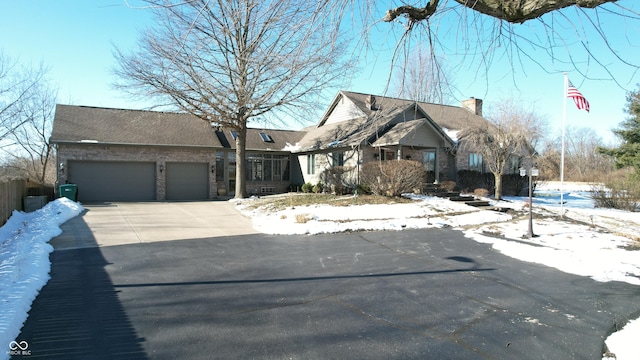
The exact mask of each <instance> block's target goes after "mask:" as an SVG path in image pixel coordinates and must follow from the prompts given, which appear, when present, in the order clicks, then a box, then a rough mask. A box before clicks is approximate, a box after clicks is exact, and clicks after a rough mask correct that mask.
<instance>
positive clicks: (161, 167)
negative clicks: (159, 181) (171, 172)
mask: <svg viewBox="0 0 640 360" xmlns="http://www.w3.org/2000/svg"><path fill="white" fill-rule="evenodd" d="M158 168H159V169H160V173H162V170H164V165H162V164H160V166H159V167H158Z"/></svg>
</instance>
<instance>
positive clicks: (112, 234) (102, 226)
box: [51, 201, 256, 250]
mask: <svg viewBox="0 0 640 360" xmlns="http://www.w3.org/2000/svg"><path fill="white" fill-rule="evenodd" d="M83 206H84V207H85V209H86V211H85V212H84V213H83V214H82V215H80V216H78V217H76V218H74V219H71V220H69V221H68V222H66V223H65V224H63V225H62V231H63V233H62V235H60V236H58V237H57V238H55V239H53V240H52V241H51V244H52V245H53V246H54V248H55V249H57V250H62V249H73V248H84V247H94V246H113V245H125V244H137V243H151V242H157V241H175V240H184V239H201V238H209V237H220V236H238V235H248V234H255V233H256V231H255V230H254V229H253V227H252V226H251V220H250V219H248V218H246V217H244V216H243V215H241V214H240V213H239V212H238V211H237V210H236V209H235V207H234V206H233V204H231V203H229V202H228V201H199V202H148V203H102V204H87V205H83Z"/></svg>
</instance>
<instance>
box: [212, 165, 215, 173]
mask: <svg viewBox="0 0 640 360" xmlns="http://www.w3.org/2000/svg"><path fill="white" fill-rule="evenodd" d="M214 172H216V166H215V165H211V173H212V174H213V173H214Z"/></svg>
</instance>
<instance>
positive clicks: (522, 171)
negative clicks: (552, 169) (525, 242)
mask: <svg viewBox="0 0 640 360" xmlns="http://www.w3.org/2000/svg"><path fill="white" fill-rule="evenodd" d="M539 174H540V171H539V170H538V169H537V168H536V167H535V166H531V167H530V168H529V169H526V168H524V167H521V168H520V176H527V175H529V229H528V231H527V237H529V239H531V238H532V237H535V235H534V234H533V179H532V178H533V177H534V176H538V175H539Z"/></svg>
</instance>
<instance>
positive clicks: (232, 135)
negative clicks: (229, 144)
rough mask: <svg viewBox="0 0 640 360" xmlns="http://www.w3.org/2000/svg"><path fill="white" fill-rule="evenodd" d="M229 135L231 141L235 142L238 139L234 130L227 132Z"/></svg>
mask: <svg viewBox="0 0 640 360" xmlns="http://www.w3.org/2000/svg"><path fill="white" fill-rule="evenodd" d="M229 132H230V133H231V137H232V138H233V140H237V139H238V132H237V131H235V130H231V131H229Z"/></svg>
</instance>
